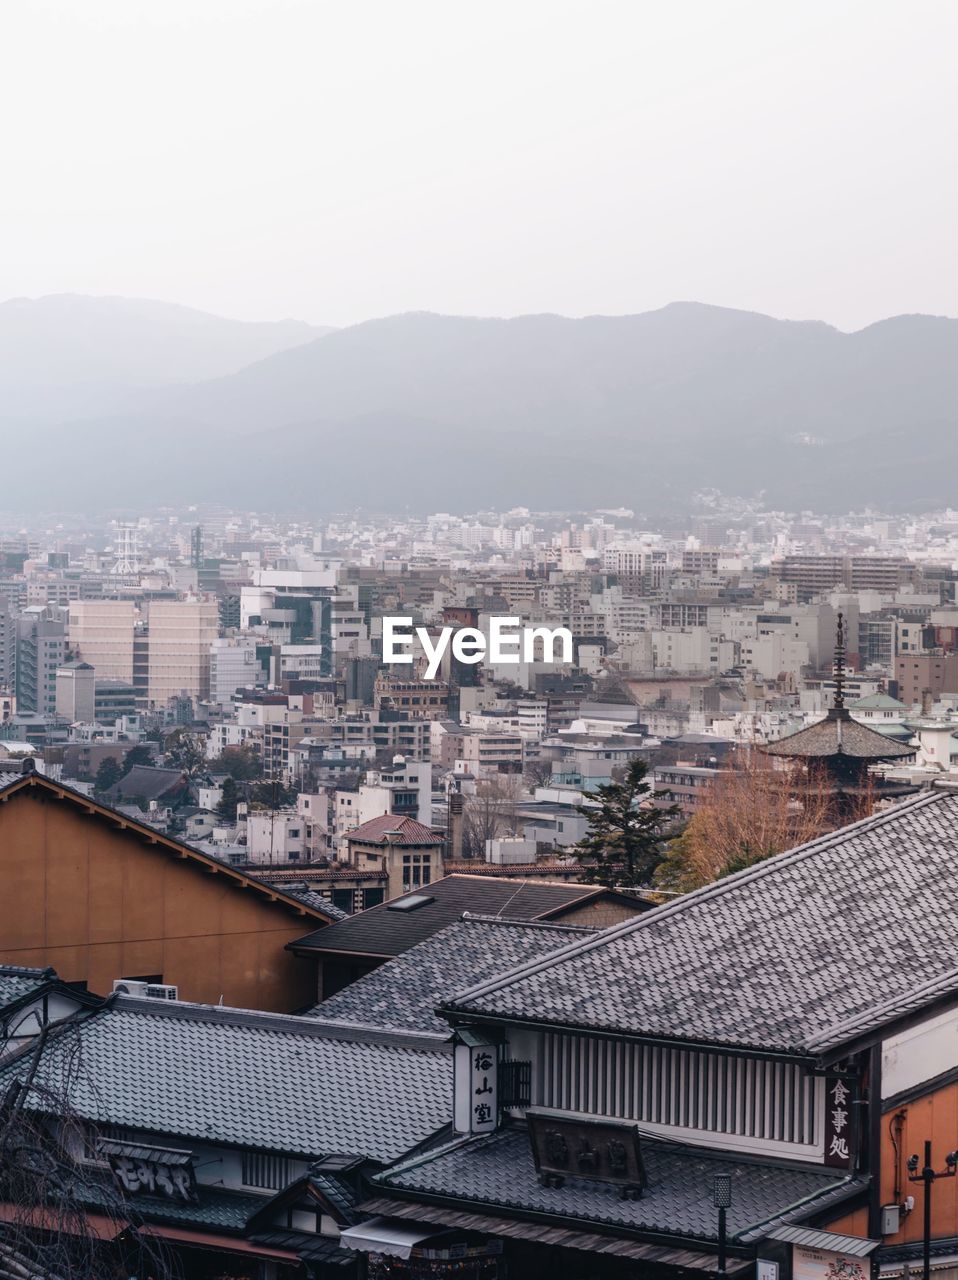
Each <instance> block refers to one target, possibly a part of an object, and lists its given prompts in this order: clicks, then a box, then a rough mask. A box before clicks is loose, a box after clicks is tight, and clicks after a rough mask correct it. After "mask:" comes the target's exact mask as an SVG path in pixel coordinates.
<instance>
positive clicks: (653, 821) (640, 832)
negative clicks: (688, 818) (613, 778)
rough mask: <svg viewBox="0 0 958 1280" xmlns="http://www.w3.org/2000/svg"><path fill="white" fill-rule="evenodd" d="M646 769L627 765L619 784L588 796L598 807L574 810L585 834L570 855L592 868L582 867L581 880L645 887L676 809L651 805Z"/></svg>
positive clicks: (637, 762) (641, 762) (640, 763)
mask: <svg viewBox="0 0 958 1280" xmlns="http://www.w3.org/2000/svg"><path fill="white" fill-rule="evenodd" d="M648 771H649V767H648V765H647V764H646V762H645V761H644V760H638V759H636V760H633V761H632V762H631V763H630V764H629V766H628V768H627V769H626V771H625V777H624V778H623V779H622V781H621V782H609V783H606V785H605V786H603V787H599V788H598V789H597V790H596V791H595V792H594V794H593V797H592V798H593V799H594V800H596V801H598V807H597V808H596V807H593V806H592V805H580V806H578V810H579V813H581V814H582V815H583V817H585V818H586V819H587V820H588V823H589V830H588V832H587V833H586V835H585V836H584V837H583V838H582V840H580V842H579V844H578V845H577V846H576V849H575V852H576V853H577V854H578V856H579V857H580V858H581V859H582V860H583V861H585V860H588V861H590V862H593V863H594V865H593V866H590V867H584V868H583V876H582V878H583V879H584V880H587V881H589V882H590V883H592V884H604V885H606V886H607V887H608V888H610V889H612V888H615V887H616V886H638V885H649V884H651V882H652V874H653V872H654V871H655V869H656V867H657V866H658V865H659V863H660V862H661V860H662V842H663V840H664V839H665V834H664V829H665V828H666V827H668V825H669V823H670V822H671V821H672V820H673V819H674V818H675V817H677V815H678V813H679V809H678V806H677V805H668V806H664V807H659V806H657V805H653V804H652V803H651V801H652V797H653V794H654V793H653V791H652V786H651V783H649V782H646V780H645V778H646V774H647V773H648Z"/></svg>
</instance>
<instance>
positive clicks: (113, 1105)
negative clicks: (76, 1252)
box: [0, 998, 452, 1163]
mask: <svg viewBox="0 0 958 1280" xmlns="http://www.w3.org/2000/svg"><path fill="white" fill-rule="evenodd" d="M151 1006H152V1007H151ZM25 1061H26V1060H25V1059H21V1060H19V1061H15V1062H13V1063H11V1064H8V1065H6V1066H4V1068H3V1069H2V1070H0V1088H2V1085H3V1082H4V1081H5V1079H6V1078H9V1076H10V1075H11V1074H15V1073H19V1072H22V1071H23V1070H25ZM67 1073H69V1074H67ZM40 1080H41V1082H43V1081H46V1082H48V1083H50V1084H55V1083H58V1082H59V1083H60V1091H61V1092H62V1086H63V1083H64V1082H65V1081H68V1083H69V1095H70V1100H71V1105H72V1107H73V1109H74V1111H75V1112H76V1114H77V1115H78V1116H79V1117H81V1118H82V1119H85V1120H90V1121H92V1122H94V1123H97V1124H111V1125H120V1126H123V1127H128V1128H133V1129H136V1130H140V1131H142V1132H146V1133H158V1134H165V1135H171V1136H176V1137H182V1138H187V1139H189V1138H192V1139H194V1140H197V1141H203V1142H207V1143H224V1144H228V1145H233V1146H239V1147H250V1148H258V1149H260V1150H266V1151H277V1152H285V1153H288V1154H290V1155H302V1156H304V1157H306V1158H308V1159H315V1158H316V1157H318V1156H320V1155H324V1154H326V1153H328V1152H330V1151H336V1152H349V1153H355V1154H356V1155H362V1156H366V1157H368V1158H370V1159H373V1160H377V1161H380V1162H383V1163H385V1162H387V1161H392V1160H396V1159H398V1158H399V1156H401V1155H403V1154H404V1153H405V1152H407V1151H409V1150H410V1149H411V1148H412V1147H414V1146H416V1145H418V1144H419V1143H420V1142H423V1141H424V1140H425V1139H426V1138H428V1137H430V1136H432V1135H433V1134H435V1133H437V1132H438V1131H439V1130H440V1129H442V1128H443V1126H445V1125H446V1124H447V1122H448V1120H449V1109H450V1097H451V1090H452V1056H451V1054H450V1053H449V1052H448V1050H447V1049H444V1048H442V1047H440V1046H438V1045H437V1044H436V1042H435V1041H433V1042H431V1043H427V1045H426V1046H424V1047H422V1048H418V1047H417V1048H413V1047H409V1046H407V1045H405V1044H397V1043H390V1042H388V1041H387V1040H385V1038H383V1037H379V1038H376V1037H373V1036H366V1037H363V1038H360V1037H352V1038H351V1037H349V1036H347V1035H346V1034H345V1033H342V1034H341V1035H339V1036H331V1035H330V1034H329V1033H328V1032H326V1030H325V1029H324V1028H323V1027H321V1026H319V1025H317V1024H316V1022H315V1021H313V1020H312V1019H308V1018H295V1017H289V1016H283V1015H270V1014H255V1013H245V1012H244V1011H241V1010H235V1009H216V1008H210V1007H207V1006H204V1005H185V1004H176V1005H174V1004H165V1005H162V1006H159V1007H158V1002H156V1001H137V1000H127V999H123V998H121V999H119V1000H117V1001H116V1002H115V1003H114V1004H112V1005H111V1006H108V1007H107V1008H105V1009H103V1010H102V1011H101V1012H98V1013H95V1014H93V1015H91V1016H90V1017H89V1018H87V1019H86V1020H84V1021H82V1022H80V1023H79V1024H77V1025H76V1026H75V1027H74V1028H72V1029H71V1031H70V1032H69V1034H61V1035H58V1036H56V1037H54V1038H53V1039H52V1040H51V1041H50V1042H49V1044H48V1046H47V1049H46V1053H45V1055H44V1059H43V1064H42V1068H41V1075H40ZM33 1105H39V1104H38V1103H36V1101H34V1104H33Z"/></svg>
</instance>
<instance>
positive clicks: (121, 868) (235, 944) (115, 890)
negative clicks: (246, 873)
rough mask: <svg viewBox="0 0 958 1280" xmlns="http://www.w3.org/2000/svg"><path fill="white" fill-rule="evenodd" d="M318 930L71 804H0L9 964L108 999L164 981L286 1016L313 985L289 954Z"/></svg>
mask: <svg viewBox="0 0 958 1280" xmlns="http://www.w3.org/2000/svg"><path fill="white" fill-rule="evenodd" d="M317 924H318V921H317V920H316V919H315V918H314V917H312V916H311V915H306V914H304V915H299V914H297V913H296V912H295V911H294V909H292V908H288V907H285V906H283V905H281V904H275V903H271V902H270V901H269V900H268V899H267V898H265V897H264V896H262V895H260V894H259V893H258V891H257V890H256V889H253V888H245V889H244V888H241V887H239V885H238V883H237V881H236V880H235V879H233V878H231V877H230V876H229V875H227V874H222V873H219V874H214V873H213V872H210V871H207V870H205V869H204V867H203V866H202V865H201V864H200V863H198V862H193V861H191V860H190V859H189V858H188V857H180V856H178V855H177V853H176V852H175V851H174V850H172V849H170V848H168V847H166V846H164V845H162V844H150V843H149V842H148V841H147V840H146V839H145V838H144V837H143V836H142V835H140V834H138V833H137V832H136V831H134V830H131V829H129V828H127V829H120V828H118V827H116V826H114V825H112V823H111V820H110V819H109V817H104V816H102V815H98V814H97V813H89V812H87V811H85V810H84V809H82V808H81V807H80V806H79V805H78V804H77V803H76V802H74V801H72V800H71V799H59V798H58V797H57V796H55V795H54V794H52V793H49V792H43V791H40V790H39V789H38V790H33V789H32V788H31V789H30V790H28V791H23V792H16V793H14V794H13V795H11V796H9V797H8V798H7V799H6V801H4V802H2V803H0V961H2V962H4V963H6V964H17V965H37V966H44V965H52V966H53V968H54V969H56V971H57V973H58V974H59V975H60V977H61V978H63V979H64V980H65V981H67V982H77V981H85V982H86V983H87V985H88V987H89V989H90V991H93V992H95V993H97V994H99V995H104V994H107V993H109V992H110V991H111V990H112V987H113V980H114V979H115V978H122V977H134V976H136V975H138V974H143V975H146V974H162V980H163V982H168V983H175V984H176V985H177V986H178V987H179V995H180V998H181V999H184V1000H195V1001H199V1002H200V1003H203V1004H217V1003H218V1002H219V1000H220V997H222V998H223V1001H224V1003H225V1004H228V1005H234V1006H238V1007H240V1008H250V1009H265V1010H272V1011H277V1012H284V1013H286V1012H289V1011H291V1010H293V1009H296V1008H300V1007H302V1006H303V1005H305V1004H309V1003H311V1002H312V1000H313V987H314V982H315V978H314V974H313V972H312V966H311V965H310V964H309V962H308V961H303V960H298V959H297V958H296V957H295V956H294V955H293V954H292V953H291V952H288V951H285V950H284V947H285V945H286V943H287V942H290V941H292V940H293V939H294V938H299V937H302V936H303V934H304V933H308V932H310V930H312V929H315V928H316V927H317Z"/></svg>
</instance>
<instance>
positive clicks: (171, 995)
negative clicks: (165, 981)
mask: <svg viewBox="0 0 958 1280" xmlns="http://www.w3.org/2000/svg"><path fill="white" fill-rule="evenodd" d="M178 993H179V987H172V986H166V985H163V986H161V985H160V984H159V983H154V982H151V983H149V984H148V985H147V988H146V998H147V999H148V1000H179V998H180V997H179V994H178Z"/></svg>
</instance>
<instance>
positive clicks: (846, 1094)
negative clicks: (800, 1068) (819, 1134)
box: [825, 1076, 852, 1169]
mask: <svg viewBox="0 0 958 1280" xmlns="http://www.w3.org/2000/svg"><path fill="white" fill-rule="evenodd" d="M851 1098H852V1091H851V1086H850V1084H849V1082H848V1081H847V1080H843V1079H842V1078H841V1077H840V1076H826V1078H825V1163H826V1164H827V1165H832V1166H834V1167H836V1168H840V1169H847V1168H848V1167H849V1165H850V1164H851V1162H852V1133H851V1129H852V1123H851V1121H852V1108H851Z"/></svg>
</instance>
